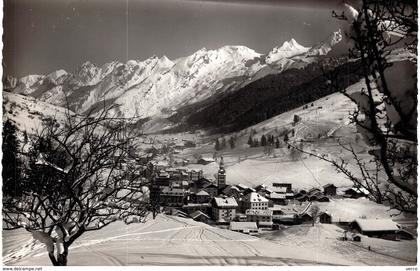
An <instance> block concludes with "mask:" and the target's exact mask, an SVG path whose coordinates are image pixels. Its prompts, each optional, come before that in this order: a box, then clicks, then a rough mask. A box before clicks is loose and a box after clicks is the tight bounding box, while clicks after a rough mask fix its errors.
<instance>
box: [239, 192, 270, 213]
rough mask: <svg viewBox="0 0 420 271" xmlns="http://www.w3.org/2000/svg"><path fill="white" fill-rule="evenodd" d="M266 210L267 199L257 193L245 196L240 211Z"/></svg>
mask: <svg viewBox="0 0 420 271" xmlns="http://www.w3.org/2000/svg"><path fill="white" fill-rule="evenodd" d="M267 208H268V199H266V198H265V197H263V196H261V195H260V194H258V193H257V192H251V193H249V194H247V195H245V196H244V197H243V198H242V201H241V210H243V211H245V210H247V209H259V210H265V209H267Z"/></svg>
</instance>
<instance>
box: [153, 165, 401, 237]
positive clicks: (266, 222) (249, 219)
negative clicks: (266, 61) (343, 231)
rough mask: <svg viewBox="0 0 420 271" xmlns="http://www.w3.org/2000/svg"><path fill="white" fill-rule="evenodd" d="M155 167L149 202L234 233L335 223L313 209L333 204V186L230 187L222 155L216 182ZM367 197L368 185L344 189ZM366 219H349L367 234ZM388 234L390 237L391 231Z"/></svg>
mask: <svg viewBox="0 0 420 271" xmlns="http://www.w3.org/2000/svg"><path fill="white" fill-rule="evenodd" d="M210 160H211V158H209V159H204V158H203V159H202V161H200V162H201V163H203V164H205V163H208V162H209V161H210ZM213 161H214V160H213ZM213 161H212V162H213ZM155 171H156V173H155V175H154V178H153V184H152V186H151V188H150V200H151V202H152V203H155V204H157V205H158V206H159V208H161V209H162V210H163V211H164V212H166V213H169V214H171V215H177V216H181V217H187V218H192V219H194V220H196V221H200V222H204V223H208V224H217V225H225V227H226V226H227V227H229V229H230V230H232V231H237V232H242V233H248V234H255V233H258V232H259V231H260V230H261V229H275V228H276V227H278V226H279V224H289V225H294V224H302V223H314V221H315V220H318V221H319V222H320V223H334V222H336V221H334V219H333V216H332V214H330V213H328V212H326V211H324V212H320V213H318V214H316V217H313V216H314V215H313V214H311V212H310V207H311V204H313V203H314V202H328V201H330V198H332V197H337V187H336V186H335V185H334V184H327V185H325V186H323V187H322V188H323V189H322V190H321V189H319V188H312V189H310V190H309V191H306V190H300V191H298V192H296V191H295V192H294V191H293V190H292V184H291V183H272V185H270V187H268V186H266V185H258V186H256V187H254V188H251V187H248V186H246V185H243V184H238V185H227V184H226V171H225V168H224V164H223V158H221V161H220V164H219V170H218V173H217V176H216V180H214V181H212V180H210V179H208V178H205V177H204V176H203V171H202V170H197V169H188V168H156V170H155ZM367 195H368V193H367V191H364V190H363V189H360V188H350V189H347V190H344V191H343V193H341V195H340V197H348V198H358V197H365V196H367ZM290 203H292V204H290ZM296 206H298V208H297V207H296ZM366 221H367V220H366ZM366 221H362V222H360V221H358V220H355V221H349V222H348V223H347V226H351V227H352V229H354V230H357V231H358V232H361V233H364V232H366V229H365V228H366V227H365V226H364V224H363V223H364V222H366ZM390 221H391V222H392V220H390ZM341 222H342V221H341ZM350 222H352V223H350ZM372 224H375V223H372ZM398 232H400V230H398ZM394 233H396V231H395V227H394ZM375 234H377V235H378V234H379V233H378V232H375ZM386 234H388V235H389V232H386V233H385V235H386ZM403 235H404V234H403Z"/></svg>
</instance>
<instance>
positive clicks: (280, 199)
mask: <svg viewBox="0 0 420 271" xmlns="http://www.w3.org/2000/svg"><path fill="white" fill-rule="evenodd" d="M268 199H269V200H271V201H272V202H273V203H274V204H280V205H287V200H286V193H276V192H271V193H270V194H269V195H268Z"/></svg>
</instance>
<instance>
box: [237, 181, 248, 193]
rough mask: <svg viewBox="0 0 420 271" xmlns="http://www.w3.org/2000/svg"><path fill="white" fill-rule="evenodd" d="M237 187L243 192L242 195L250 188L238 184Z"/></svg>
mask: <svg viewBox="0 0 420 271" xmlns="http://www.w3.org/2000/svg"><path fill="white" fill-rule="evenodd" d="M236 187H237V188H238V189H239V191H241V193H243V192H244V191H245V190H247V189H248V188H249V187H248V186H246V185H244V184H241V183H240V184H237V185H236Z"/></svg>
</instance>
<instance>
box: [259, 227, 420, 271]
mask: <svg viewBox="0 0 420 271" xmlns="http://www.w3.org/2000/svg"><path fill="white" fill-rule="evenodd" d="M343 231H344V230H343V229H341V228H340V227H338V226H336V225H333V224H315V226H314V227H312V225H308V224H303V225H296V226H291V227H288V228H287V229H284V230H283V231H275V232H269V233H265V234H263V235H262V236H261V238H264V239H266V240H270V241H272V242H275V243H277V244H278V245H279V246H281V245H289V246H297V247H299V248H301V249H303V248H306V249H310V250H312V251H313V254H316V255H317V254H328V255H337V257H338V258H344V259H351V260H352V261H355V262H357V265H415V264H416V255H417V241H416V240H411V241H388V240H383V239H378V238H369V237H367V236H364V235H362V238H361V242H353V241H340V240H338V238H340V237H342V236H343ZM369 246H370V248H371V250H370V251H369Z"/></svg>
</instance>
